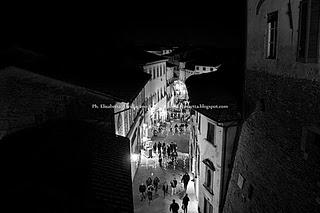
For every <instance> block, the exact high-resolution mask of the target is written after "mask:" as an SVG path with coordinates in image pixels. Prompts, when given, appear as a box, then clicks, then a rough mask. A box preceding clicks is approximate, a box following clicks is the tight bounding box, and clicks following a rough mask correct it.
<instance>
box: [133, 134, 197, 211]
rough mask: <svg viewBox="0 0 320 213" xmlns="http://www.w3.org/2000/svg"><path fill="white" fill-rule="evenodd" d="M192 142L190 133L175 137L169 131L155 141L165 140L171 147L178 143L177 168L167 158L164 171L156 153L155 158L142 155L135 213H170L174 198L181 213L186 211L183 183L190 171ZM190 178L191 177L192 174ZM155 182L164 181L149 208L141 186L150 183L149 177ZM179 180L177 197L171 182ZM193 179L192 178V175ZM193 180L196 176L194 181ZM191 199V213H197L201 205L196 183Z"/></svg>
mask: <svg viewBox="0 0 320 213" xmlns="http://www.w3.org/2000/svg"><path fill="white" fill-rule="evenodd" d="M188 140H189V132H188V131H186V132H184V133H183V134H173V133H170V132H169V133H167V132H166V131H164V132H163V134H159V135H158V136H156V137H153V138H152V141H153V143H155V142H156V141H164V142H166V143H167V144H169V143H170V142H171V141H172V142H175V143H177V151H178V158H177V165H176V166H175V167H173V165H168V158H167V157H165V158H163V165H164V166H163V167H162V168H161V167H160V166H159V163H158V154H157V153H154V152H153V153H152V155H153V157H152V158H147V157H146V156H145V155H143V154H142V155H141V162H140V166H139V168H138V170H137V173H136V175H135V178H134V182H133V202H134V212H135V213H144V212H145V213H167V212H170V211H169V207H170V204H171V203H172V199H175V200H176V202H177V203H178V204H179V206H180V209H179V212H183V210H182V208H181V205H182V198H183V197H184V195H185V191H184V189H183V184H182V183H181V178H182V176H183V174H184V173H185V172H188V168H189V165H188V164H189V159H188ZM189 175H190V174H189ZM149 176H150V177H151V178H152V179H154V178H155V177H156V176H157V177H159V178H160V184H159V189H158V192H157V193H155V192H153V200H152V202H151V203H150V205H148V201H147V199H145V200H143V201H141V200H140V193H139V185H140V184H141V183H142V182H143V183H145V182H146V179H147V178H148V177H149ZM174 177H175V178H176V179H177V181H178V185H177V192H176V194H175V195H173V196H172V195H171V187H170V181H171V180H173V178H174ZM190 177H191V176H190ZM190 179H191V180H192V177H191V178H190ZM164 181H167V183H168V185H169V190H168V194H166V195H165V197H164V194H163V191H162V185H163V183H164ZM186 193H187V194H188V196H189V198H190V202H189V205H188V213H196V212H198V211H197V207H198V203H197V201H196V197H195V194H194V184H193V182H192V181H189V184H188V188H187V192H186Z"/></svg>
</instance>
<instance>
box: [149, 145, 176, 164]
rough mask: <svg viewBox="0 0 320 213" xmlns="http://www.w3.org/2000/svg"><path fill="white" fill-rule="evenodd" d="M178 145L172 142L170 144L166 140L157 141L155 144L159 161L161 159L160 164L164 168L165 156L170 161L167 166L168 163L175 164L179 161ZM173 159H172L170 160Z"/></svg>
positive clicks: (154, 147)
mask: <svg viewBox="0 0 320 213" xmlns="http://www.w3.org/2000/svg"><path fill="white" fill-rule="evenodd" d="M177 149H178V146H177V143H174V142H171V143H170V144H167V143H166V142H164V141H163V142H161V141H158V142H155V143H154V144H153V152H154V153H155V154H156V153H157V154H158V161H159V166H160V167H161V168H162V167H163V163H162V162H163V158H166V159H167V160H168V161H166V162H167V164H166V165H165V166H168V165H170V164H171V165H175V164H176V162H177V157H178V151H177ZM170 160H171V161H170Z"/></svg>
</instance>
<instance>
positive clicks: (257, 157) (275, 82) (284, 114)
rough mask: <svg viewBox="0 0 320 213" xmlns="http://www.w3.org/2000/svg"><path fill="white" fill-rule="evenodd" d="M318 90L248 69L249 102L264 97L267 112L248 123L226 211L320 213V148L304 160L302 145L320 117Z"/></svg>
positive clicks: (305, 82) (256, 114)
mask: <svg viewBox="0 0 320 213" xmlns="http://www.w3.org/2000/svg"><path fill="white" fill-rule="evenodd" d="M319 88H320V84H319V83H318V82H316V81H311V80H305V79H294V78H288V77H283V76H275V75H272V74H267V73H265V72H259V71H247V75H246V97H247V99H248V102H249V103H256V101H258V100H263V101H262V103H263V102H264V103H265V104H264V105H265V110H259V109H256V110H255V111H254V112H253V113H251V114H250V116H249V117H248V118H247V119H246V120H245V122H244V125H243V128H242V132H241V136H240V140H239V145H238V150H237V153H236V157H235V163H234V170H233V172H232V177H231V180H230V183H229V188H228V193H227V198H226V203H225V207H224V212H320V204H319V203H318V201H317V199H319V197H320V184H319V181H320V178H319V177H320V165H319V160H318V159H319V152H318V151H319V150H318V151H317V150H316V149H314V150H312V151H313V152H312V153H309V154H310V156H311V154H312V155H313V156H317V158H311V157H310V158H308V159H304V155H303V152H302V151H301V148H300V147H301V136H302V128H303V127H305V126H317V125H318V124H319V121H320V116H319V111H320V106H319V103H320V93H319V91H320V89H319ZM262 105H263V104H262ZM262 109H263V107H262ZM317 142H318V143H319V142H320V141H317ZM314 148H316V147H314ZM239 174H240V175H241V176H242V177H243V178H244V181H243V186H242V189H240V187H239V186H238V184H237V183H238V179H239Z"/></svg>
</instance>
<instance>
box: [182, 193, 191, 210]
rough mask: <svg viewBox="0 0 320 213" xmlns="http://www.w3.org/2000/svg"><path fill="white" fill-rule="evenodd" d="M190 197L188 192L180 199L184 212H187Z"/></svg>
mask: <svg viewBox="0 0 320 213" xmlns="http://www.w3.org/2000/svg"><path fill="white" fill-rule="evenodd" d="M189 201H190V199H189V197H188V194H186V195H185V196H184V197H183V199H182V209H183V212H184V213H187V212H188V203H189Z"/></svg>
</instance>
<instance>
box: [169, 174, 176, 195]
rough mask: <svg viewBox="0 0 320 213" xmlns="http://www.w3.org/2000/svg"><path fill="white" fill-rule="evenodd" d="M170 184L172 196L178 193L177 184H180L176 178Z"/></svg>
mask: <svg viewBox="0 0 320 213" xmlns="http://www.w3.org/2000/svg"><path fill="white" fill-rule="evenodd" d="M170 184H171V195H174V194H176V192H177V184H178V181H177V179H176V178H175V177H174V178H173V180H172V181H171V182H170Z"/></svg>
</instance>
